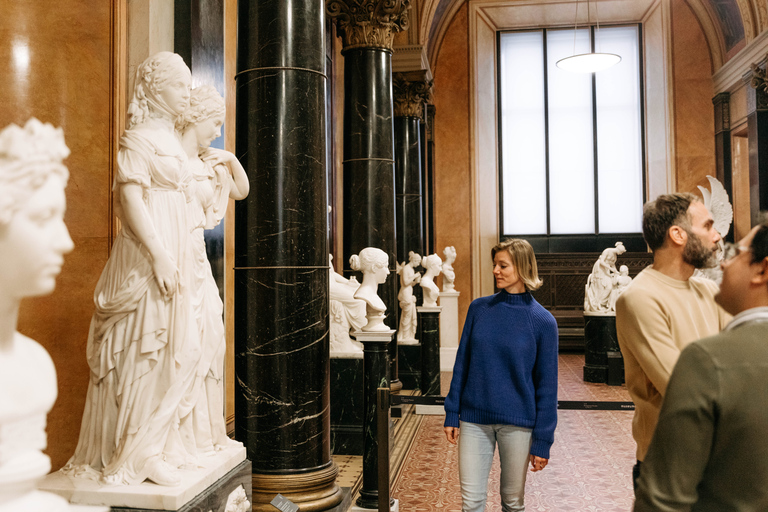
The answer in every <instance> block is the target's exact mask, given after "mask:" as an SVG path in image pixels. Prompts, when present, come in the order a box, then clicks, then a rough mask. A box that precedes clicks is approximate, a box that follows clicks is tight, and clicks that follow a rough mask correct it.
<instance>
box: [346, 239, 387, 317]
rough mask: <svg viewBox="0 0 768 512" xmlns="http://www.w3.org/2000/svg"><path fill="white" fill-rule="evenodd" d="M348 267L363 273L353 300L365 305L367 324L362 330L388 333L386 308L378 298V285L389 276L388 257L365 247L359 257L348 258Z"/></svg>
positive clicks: (381, 252) (379, 251) (382, 252)
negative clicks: (385, 318) (385, 321)
mask: <svg viewBox="0 0 768 512" xmlns="http://www.w3.org/2000/svg"><path fill="white" fill-rule="evenodd" d="M349 266H350V268H352V270H359V271H362V273H363V282H362V283H361V284H360V286H359V287H358V289H357V291H356V292H355V298H356V299H360V300H362V301H364V302H365V303H366V305H367V307H366V318H367V319H368V323H367V324H366V325H365V326H364V327H363V329H362V330H363V331H389V330H390V328H389V327H387V325H386V324H385V323H384V316H385V312H386V310H387V306H386V305H385V304H384V301H383V300H381V297H379V296H378V288H379V285H380V284H381V283H384V282H385V281H386V280H387V276H388V275H389V256H387V253H385V252H384V251H382V250H381V249H377V248H375V247H366V248H365V249H363V250H362V251H360V254H359V255H358V254H353V255H352V256H351V257H350V258H349Z"/></svg>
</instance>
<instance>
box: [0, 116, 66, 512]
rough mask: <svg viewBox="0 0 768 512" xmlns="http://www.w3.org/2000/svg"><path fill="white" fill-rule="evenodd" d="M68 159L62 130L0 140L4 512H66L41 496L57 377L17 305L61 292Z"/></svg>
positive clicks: (34, 129) (0, 470) (32, 124)
mask: <svg viewBox="0 0 768 512" xmlns="http://www.w3.org/2000/svg"><path fill="white" fill-rule="evenodd" d="M68 155H69V149H68V148H67V146H66V145H65V144H64V135H63V133H62V131H61V129H60V128H59V129H56V128H54V127H53V126H51V125H50V124H42V123H41V122H39V121H38V120H37V119H30V120H29V121H28V122H27V124H26V125H25V126H24V128H20V127H19V126H16V125H13V124H12V125H10V126H8V127H7V128H5V129H4V130H3V131H2V132H0V254H2V255H3V264H2V265H0V510H3V511H6V510H7V511H13V512H20V511H38V510H40V511H43V510H45V511H63V510H68V508H69V505H68V504H67V502H66V500H64V499H63V498H61V497H59V496H55V495H52V494H48V493H44V492H40V491H36V490H35V486H36V484H37V482H38V481H39V480H40V479H41V478H42V477H44V476H45V475H46V474H47V473H48V472H49V471H50V469H51V462H50V459H49V458H48V456H46V455H45V454H43V449H45V447H46V442H47V438H46V434H45V423H46V415H47V414H48V411H50V409H51V407H52V406H53V403H54V401H55V400H56V395H57V388H56V370H55V368H54V366H53V361H51V358H50V356H49V355H48V353H47V352H46V351H45V349H44V348H43V347H42V346H40V345H39V344H38V343H37V342H36V341H34V340H32V339H30V338H28V337H26V336H24V335H23V334H21V333H19V332H18V331H16V326H17V322H18V315H19V303H20V302H21V299H23V298H25V297H36V296H40V295H47V294H49V293H51V292H52V291H53V289H54V288H55V286H56V276H57V275H58V274H59V272H60V271H61V266H62V264H63V263H64V255H65V254H67V253H68V252H70V251H71V250H72V249H73V247H74V245H73V244H72V239H71V238H70V237H69V232H68V231H67V227H66V226H65V225H64V210H65V208H66V199H65V196H64V187H65V186H66V184H67V179H68V177H69V172H68V171H67V168H66V167H65V166H64V165H63V164H62V160H63V159H64V158H66V157H67V156H68Z"/></svg>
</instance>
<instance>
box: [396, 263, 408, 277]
mask: <svg viewBox="0 0 768 512" xmlns="http://www.w3.org/2000/svg"><path fill="white" fill-rule="evenodd" d="M405 265H406V262H405V261H404V262H402V263H398V262H397V261H396V262H395V274H402V273H403V267H405Z"/></svg>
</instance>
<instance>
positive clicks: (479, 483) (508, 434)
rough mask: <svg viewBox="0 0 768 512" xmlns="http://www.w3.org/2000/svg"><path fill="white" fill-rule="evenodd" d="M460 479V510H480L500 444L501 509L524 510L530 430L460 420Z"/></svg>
mask: <svg viewBox="0 0 768 512" xmlns="http://www.w3.org/2000/svg"><path fill="white" fill-rule="evenodd" d="M460 427H461V428H460V430H459V481H460V482H461V501H462V504H461V511H462V512H483V510H485V502H486V499H487V496H488V475H489V474H490V472H491V465H492V464H493V453H494V451H495V450H496V444H497V443H498V445H499V458H500V459H501V482H500V483H501V486H500V494H501V510H503V511H504V512H512V511H524V510H525V504H524V497H525V496H524V495H525V476H526V475H527V472H528V455H529V453H530V450H531V429H529V428H521V427H515V426H514V425H478V424H477V423H467V422H465V421H462V422H461V425H460Z"/></svg>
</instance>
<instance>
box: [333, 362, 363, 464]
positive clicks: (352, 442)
mask: <svg viewBox="0 0 768 512" xmlns="http://www.w3.org/2000/svg"><path fill="white" fill-rule="evenodd" d="M363 378H364V366H363V360H362V359H345V358H331V453H333V454H334V455H362V454H363V385H364V384H363V383H364V380H363Z"/></svg>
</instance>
